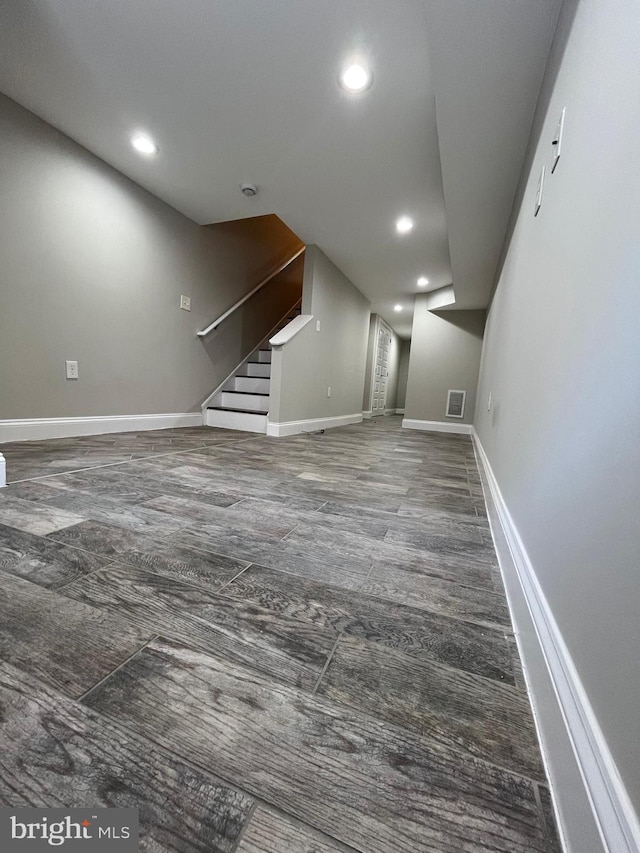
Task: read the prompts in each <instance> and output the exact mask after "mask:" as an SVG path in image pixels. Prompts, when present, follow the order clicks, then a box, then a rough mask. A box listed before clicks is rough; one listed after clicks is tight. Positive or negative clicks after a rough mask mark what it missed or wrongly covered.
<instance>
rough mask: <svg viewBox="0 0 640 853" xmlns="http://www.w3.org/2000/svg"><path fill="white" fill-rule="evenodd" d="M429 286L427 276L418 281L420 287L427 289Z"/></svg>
mask: <svg viewBox="0 0 640 853" xmlns="http://www.w3.org/2000/svg"><path fill="white" fill-rule="evenodd" d="M428 284H429V279H428V278H427V277H426V276H424V275H421V276H420V278H419V279H418V287H426V286H427V285H428Z"/></svg>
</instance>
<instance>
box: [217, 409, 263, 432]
mask: <svg viewBox="0 0 640 853" xmlns="http://www.w3.org/2000/svg"><path fill="white" fill-rule="evenodd" d="M205 419H206V423H207V426H212V427H220V428H221V429H239V430H244V431H245V432H262V433H266V431H267V416H266V415H258V414H256V415H250V414H246V413H245V412H221V411H219V410H217V409H207V413H206V418H205Z"/></svg>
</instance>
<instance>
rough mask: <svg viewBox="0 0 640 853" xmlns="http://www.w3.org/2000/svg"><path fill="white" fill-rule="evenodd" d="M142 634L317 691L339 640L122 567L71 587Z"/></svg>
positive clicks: (252, 607)
mask: <svg viewBox="0 0 640 853" xmlns="http://www.w3.org/2000/svg"><path fill="white" fill-rule="evenodd" d="M63 593H64V594H65V595H66V596H68V597H69V598H72V599H74V600H76V601H80V602H83V604H86V605H90V606H92V607H96V608H100V609H101V610H104V611H107V612H108V613H110V614H113V615H114V616H115V617H118V618H119V619H122V620H124V621H126V622H128V623H129V624H132V625H136V626H137V627H138V628H139V629H140V630H141V631H146V632H149V633H151V634H155V633H158V634H162V635H163V636H165V637H173V638H175V639H176V640H178V641H179V642H182V643H185V644H186V645H189V646H192V647H194V648H199V649H203V650H204V651H207V652H209V653H211V654H215V655H220V656H224V657H226V658H228V659H229V660H232V661H235V662H236V663H240V664H242V665H246V666H249V667H252V668H254V669H257V670H260V671H261V672H264V673H267V674H268V675H270V676H271V677H272V678H274V679H276V680H277V681H283V682H286V683H289V684H293V685H296V686H298V687H301V688H304V689H307V690H311V689H312V688H313V686H314V684H315V683H316V681H317V679H318V676H319V675H320V673H321V672H322V668H323V667H324V665H325V662H326V660H327V657H328V655H329V653H330V651H331V649H332V648H333V645H334V643H335V639H336V634H335V632H334V631H333V630H330V629H328V628H324V627H319V626H316V625H312V624H308V623H300V622H299V621H297V620H294V619H291V618H277V619H276V618H274V615H273V613H271V612H270V611H268V610H265V609H263V608H261V607H258V606H256V605H255V604H253V603H251V602H246V601H239V600H237V599H231V598H225V597H222V596H217V595H214V594H212V593H208V592H205V590H203V589H198V588H196V587H192V586H188V585H186V584H183V583H180V582H179V581H176V580H173V579H170V578H166V577H164V576H161V575H156V574H150V573H148V572H145V571H142V570H140V569H135V568H132V567H130V566H118V565H116V564H114V565H112V566H109V567H108V568H107V569H104V570H101V571H98V572H94V574H92V575H91V576H89V577H87V578H84V579H83V580H81V581H78V582H76V583H73V584H70V585H69V586H67V587H65V588H64V590H63Z"/></svg>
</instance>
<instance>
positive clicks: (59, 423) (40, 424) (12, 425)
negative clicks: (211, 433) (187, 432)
mask: <svg viewBox="0 0 640 853" xmlns="http://www.w3.org/2000/svg"><path fill="white" fill-rule="evenodd" d="M190 426H202V414H201V413H200V412H186V413H184V414H168V415H113V416H111V415H109V416H98V417H90V418H29V419H25V420H8V421H0V444H2V443H5V442H8V441H37V440H42V439H46V438H73V437H74V436H77V435H102V434H103V433H108V432H139V431H142V430H149V429H171V428H172V427H190Z"/></svg>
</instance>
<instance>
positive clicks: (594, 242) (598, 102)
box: [475, 0, 640, 809]
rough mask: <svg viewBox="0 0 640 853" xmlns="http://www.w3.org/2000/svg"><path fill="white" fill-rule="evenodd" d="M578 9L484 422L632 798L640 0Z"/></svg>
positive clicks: (503, 289)
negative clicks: (558, 141)
mask: <svg viewBox="0 0 640 853" xmlns="http://www.w3.org/2000/svg"><path fill="white" fill-rule="evenodd" d="M575 6H576V4H575V3H568V4H565V9H564V10H563V19H562V20H561V25H560V33H561V34H562V33H563V29H564V30H567V29H570V32H569V34H568V38H567V39H566V45H565V44H562V49H556V50H555V51H554V54H553V63H552V65H551V67H550V68H549V70H548V81H551V82H550V84H549V85H548V88H549V87H550V92H548V93H547V97H545V99H544V101H543V112H542V115H541V116H540V117H539V118H540V121H539V122H538V125H539V127H540V128H541V133H540V136H539V140H538V142H537V145H536V146H535V148H534V150H533V152H532V155H533V156H532V157H531V158H530V161H531V162H532V168H531V171H530V172H529V173H528V174H527V175H526V176H525V178H526V182H525V184H524V187H523V193H522V207H521V209H520V211H519V215H518V216H517V219H516V221H515V224H514V228H513V234H512V237H511V241H510V245H509V248H508V251H507V253H506V256H505V259H504V264H503V267H502V273H501V276H500V280H499V284H498V287H497V290H496V292H495V296H494V299H493V303H492V305H491V309H490V313H489V318H488V324H487V330H486V334H485V344H484V352H483V358H482V367H481V375H480V384H479V393H478V405H477V410H476V420H475V424H476V429H477V431H478V434H479V436H480V439H481V441H482V444H483V446H484V449H485V451H486V453H487V454H488V457H489V460H490V463H491V465H492V468H493V471H494V473H495V476H496V478H497V480H498V483H499V485H500V488H501V491H502V494H503V496H504V499H505V501H506V504H507V506H508V508H509V511H510V513H511V515H512V516H513V519H514V521H515V524H516V526H517V528H518V531H519V533H520V536H521V538H522V541H523V543H524V546H525V548H526V550H527V552H528V555H529V557H530V559H531V563H532V565H533V568H534V570H535V572H536V574H537V576H538V579H539V581H540V584H541V586H542V589H543V591H544V593H545V595H546V597H547V599H548V602H549V605H550V607H551V610H552V611H553V614H554V616H555V619H556V621H557V623H558V625H559V627H560V630H561V631H562V634H563V636H564V639H565V641H566V643H567V645H568V648H569V651H570V653H571V655H572V657H573V660H574V662H575V664H576V667H577V670H578V673H579V675H580V678H581V679H582V682H583V684H584V687H585V689H586V691H587V695H588V697H589V699H590V701H591V703H592V706H593V709H594V711H595V714H596V716H597V719H598V721H599V723H600V726H601V728H602V730H603V732H604V735H605V737H606V740H607V742H608V745H609V747H610V749H611V751H612V753H613V756H614V759H615V761H616V763H617V766H618V768H619V770H620V773H621V775H622V778H623V780H624V782H625V784H626V786H627V789H628V792H629V794H630V796H631V798H632V800H633V802H634V804H635V806H636V809H639V807H640V769H639V768H640V737H638V718H639V717H638V714H639V708H640V631H639V630H638V624H639V614H640V525H639V524H638V511H639V508H640V442H639V439H640V427H639V424H640V389H639V378H640V345H639V341H640V337H639V333H638V319H639V318H640V278H639V270H640V239H639V236H638V235H639V234H640V165H639V162H640V161H639V159H638V140H639V139H640V102H639V99H638V69H639V65H638V56H639V54H638V45H639V44H640V14H639V9H638V3H637V0H618V2H616V3H611V2H610V0H581V2H580V3H579V4H577V9H575ZM574 10H575V18H574V19H573V23H572V24H571V18H572V16H573V14H574ZM564 107H566V110H567V112H566V123H565V134H564V142H563V148H562V157H561V160H560V162H559V165H558V167H557V169H556V172H555V173H554V174H553V175H550V174H547V179H546V184H545V190H544V198H543V204H542V208H541V210H540V213H539V215H538V216H537V217H536V218H534V216H533V208H534V197H535V192H536V184H537V181H538V175H539V172H540V169H541V167H542V165H543V164H546V166H547V170H549V167H550V165H551V156H552V151H553V149H552V145H551V140H552V138H553V133H554V129H555V127H556V123H557V121H558V117H559V114H560V111H561V110H562V108H564ZM536 136H537V134H536ZM489 392H491V394H492V399H493V407H492V411H491V412H487V409H486V401H487V396H488V394H489Z"/></svg>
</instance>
